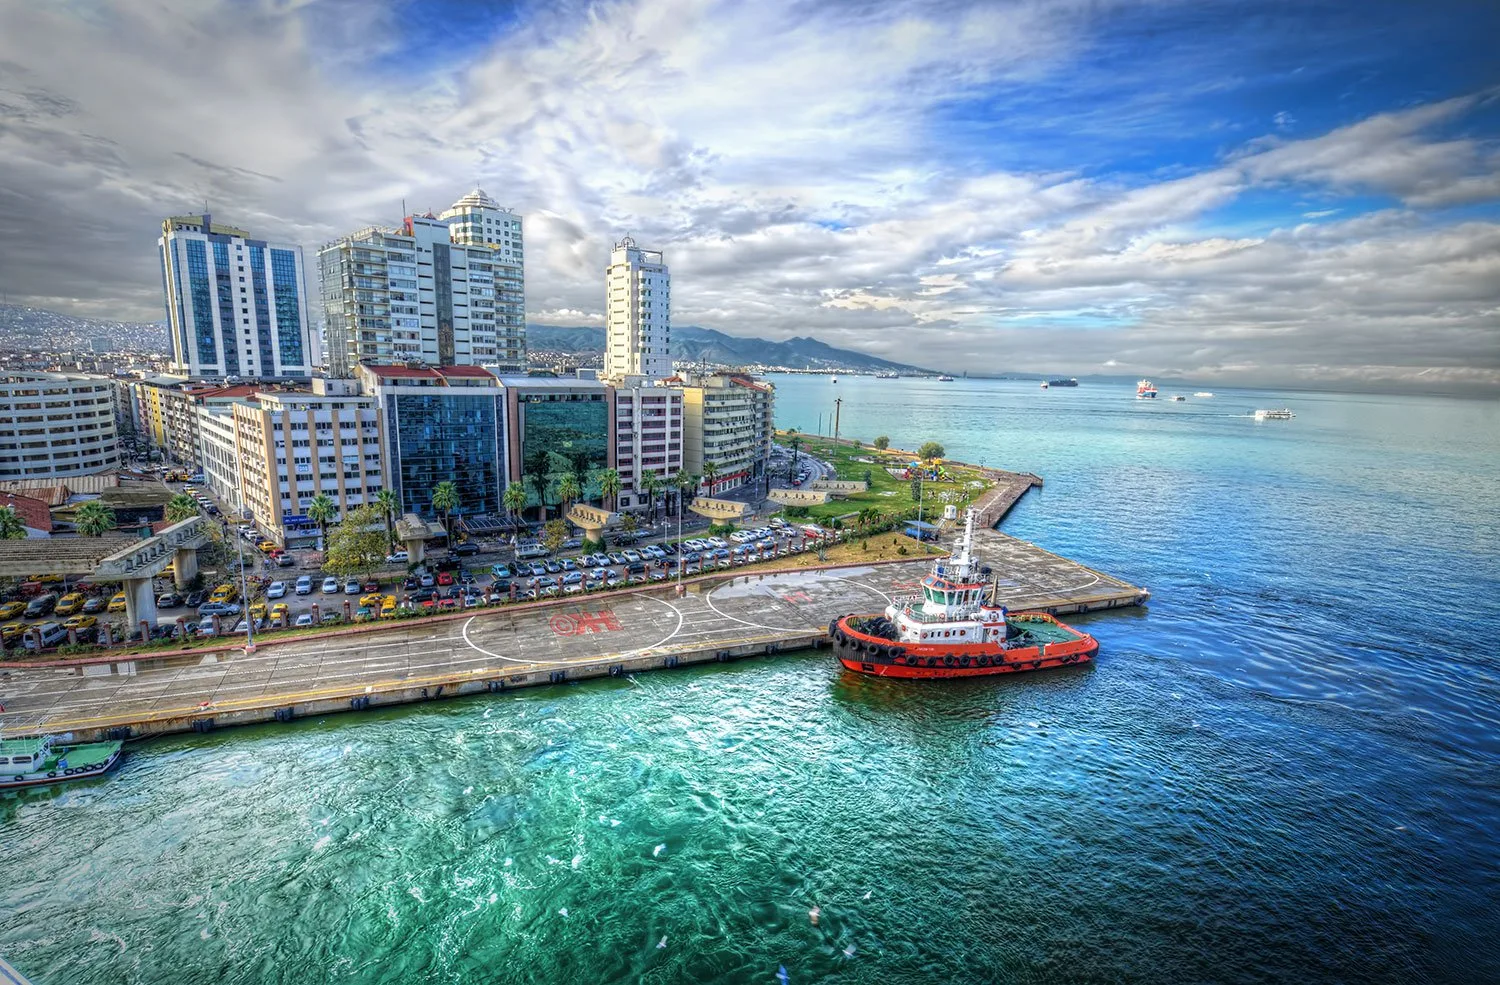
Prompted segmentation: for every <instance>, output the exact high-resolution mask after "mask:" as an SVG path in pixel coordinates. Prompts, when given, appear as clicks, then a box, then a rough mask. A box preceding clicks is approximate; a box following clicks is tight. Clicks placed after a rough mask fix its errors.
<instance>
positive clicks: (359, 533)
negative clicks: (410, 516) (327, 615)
mask: <svg viewBox="0 0 1500 985" xmlns="http://www.w3.org/2000/svg"><path fill="white" fill-rule="evenodd" d="M382 519H383V517H382V511H381V509H380V507H379V505H378V504H373V503H372V504H369V505H366V506H358V507H355V508H354V509H352V510H350V511H349V512H347V513H345V514H344V519H343V522H341V523H340V524H339V525H338V526H337V527H336V528H334V531H333V533H332V534H330V535H329V536H328V547H327V549H326V550H325V551H324V557H323V570H325V571H327V572H328V573H329V574H332V575H338V576H339V577H341V578H350V577H354V576H356V575H367V574H369V573H370V572H371V571H374V570H375V569H376V568H378V567H380V566H381V565H382V564H383V563H384V562H385V552H386V550H387V549H388V542H387V540H386V533H385V531H384V530H383V529H382V527H383V524H382V522H381V521H382Z"/></svg>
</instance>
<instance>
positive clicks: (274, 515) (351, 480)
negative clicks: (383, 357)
mask: <svg viewBox="0 0 1500 985" xmlns="http://www.w3.org/2000/svg"><path fill="white" fill-rule="evenodd" d="M232 412H233V414H234V429H235V443H236V448H235V459H236V464H237V468H238V470H239V482H240V484H241V494H242V500H241V502H242V504H243V506H242V508H243V509H244V510H247V511H249V513H250V514H251V515H252V516H254V517H255V521H256V525H257V526H259V527H260V529H261V530H262V531H264V532H265V533H267V534H269V535H270V537H271V539H272V540H273V541H276V542H277V543H279V544H281V545H282V546H284V547H303V546H308V545H311V544H313V543H315V542H316V541H317V539H318V527H317V524H315V523H314V522H313V521H312V518H311V517H309V516H308V513H307V511H308V507H309V506H310V505H311V504H312V501H313V500H314V499H315V498H317V496H319V495H320V494H321V495H326V496H328V497H329V498H330V499H332V500H333V502H334V505H336V506H337V507H338V514H339V516H341V517H342V516H343V515H344V514H345V513H347V512H348V511H349V510H351V509H353V508H354V507H356V506H364V505H366V504H369V503H373V502H374V501H375V497H376V495H377V494H378V493H379V492H380V490H381V489H382V488H384V486H385V473H384V470H383V467H382V466H383V459H382V452H381V434H382V426H381V418H380V413H379V411H378V410H377V408H376V406H375V401H374V400H373V399H371V398H370V397H368V396H365V395H362V394H359V393H356V392H355V388H354V385H353V384H352V383H351V382H349V381H347V380H324V379H314V380H313V381H312V389H311V390H299V391H295V392H291V391H262V392H260V393H258V394H256V399H255V402H254V403H241V404H236V405H235V406H234V408H233V411H232ZM211 440H214V439H213V438H211ZM232 505H233V503H232Z"/></svg>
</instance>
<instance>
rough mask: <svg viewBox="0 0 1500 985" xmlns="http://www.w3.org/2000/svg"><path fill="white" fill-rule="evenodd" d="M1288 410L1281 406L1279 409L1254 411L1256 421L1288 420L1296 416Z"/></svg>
mask: <svg viewBox="0 0 1500 985" xmlns="http://www.w3.org/2000/svg"><path fill="white" fill-rule="evenodd" d="M1296 416H1297V415H1296V414H1293V413H1292V412H1291V411H1290V410H1288V409H1287V408H1285V407H1283V408H1281V409H1280V410H1258V411H1256V412H1255V419H1256V420H1257V421H1290V420H1291V419H1292V418H1294V417H1296Z"/></svg>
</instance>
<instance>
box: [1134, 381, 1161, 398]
mask: <svg viewBox="0 0 1500 985" xmlns="http://www.w3.org/2000/svg"><path fill="white" fill-rule="evenodd" d="M1135 399H1137V400H1155V399H1156V384H1154V383H1152V382H1151V381H1150V380H1140V381H1139V382H1137V383H1136V385H1135Z"/></svg>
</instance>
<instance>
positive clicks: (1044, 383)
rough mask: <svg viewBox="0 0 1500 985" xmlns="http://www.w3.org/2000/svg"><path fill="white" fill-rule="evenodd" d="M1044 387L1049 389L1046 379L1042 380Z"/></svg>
mask: <svg viewBox="0 0 1500 985" xmlns="http://www.w3.org/2000/svg"><path fill="white" fill-rule="evenodd" d="M1042 389H1043V390H1045V389H1047V381H1046V380H1043V381H1042Z"/></svg>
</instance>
